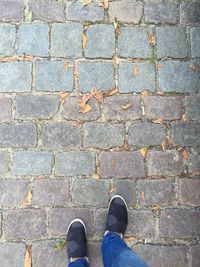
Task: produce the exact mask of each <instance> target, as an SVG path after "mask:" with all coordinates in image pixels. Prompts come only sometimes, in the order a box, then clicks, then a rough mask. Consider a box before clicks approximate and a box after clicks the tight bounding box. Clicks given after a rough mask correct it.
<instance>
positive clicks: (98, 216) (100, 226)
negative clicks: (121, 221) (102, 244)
mask: <svg viewBox="0 0 200 267" xmlns="http://www.w3.org/2000/svg"><path fill="white" fill-rule="evenodd" d="M107 214H108V211H107V209H97V210H95V239H102V236H103V235H104V233H105V225H106V218H107Z"/></svg>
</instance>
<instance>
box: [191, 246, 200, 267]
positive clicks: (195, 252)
mask: <svg viewBox="0 0 200 267" xmlns="http://www.w3.org/2000/svg"><path fill="white" fill-rule="evenodd" d="M190 255H191V257H192V267H198V266H199V265H200V247H199V245H196V246H193V247H191V248H190Z"/></svg>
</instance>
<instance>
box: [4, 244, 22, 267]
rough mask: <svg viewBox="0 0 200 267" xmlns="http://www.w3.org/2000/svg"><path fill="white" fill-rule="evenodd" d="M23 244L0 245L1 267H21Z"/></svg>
mask: <svg viewBox="0 0 200 267" xmlns="http://www.w3.org/2000/svg"><path fill="white" fill-rule="evenodd" d="M25 249H26V248H25V244H23V243H11V242H5V243H1V244H0V258H1V267H19V266H23V263H24V253H25Z"/></svg>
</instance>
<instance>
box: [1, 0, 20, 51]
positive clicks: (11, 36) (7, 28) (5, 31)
mask: <svg viewBox="0 0 200 267" xmlns="http://www.w3.org/2000/svg"><path fill="white" fill-rule="evenodd" d="M0 5H1V4H0ZM0 36H1V39H0V55H3V56H12V55H13V54H14V50H15V48H14V45H15V38H16V28H15V26H14V25H10V24H1V25H0Z"/></svg>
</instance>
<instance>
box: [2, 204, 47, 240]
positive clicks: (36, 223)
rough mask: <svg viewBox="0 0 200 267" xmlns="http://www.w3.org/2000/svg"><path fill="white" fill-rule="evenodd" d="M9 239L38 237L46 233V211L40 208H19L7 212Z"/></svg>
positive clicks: (7, 235)
mask: <svg viewBox="0 0 200 267" xmlns="http://www.w3.org/2000/svg"><path fill="white" fill-rule="evenodd" d="M4 220H5V237H6V239H7V240H20V239H36V238H40V237H42V236H45V235H46V223H45V220H46V213H45V211H44V210H41V209H40V210H39V209H17V210H9V211H7V212H6V213H5V218H4Z"/></svg>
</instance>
